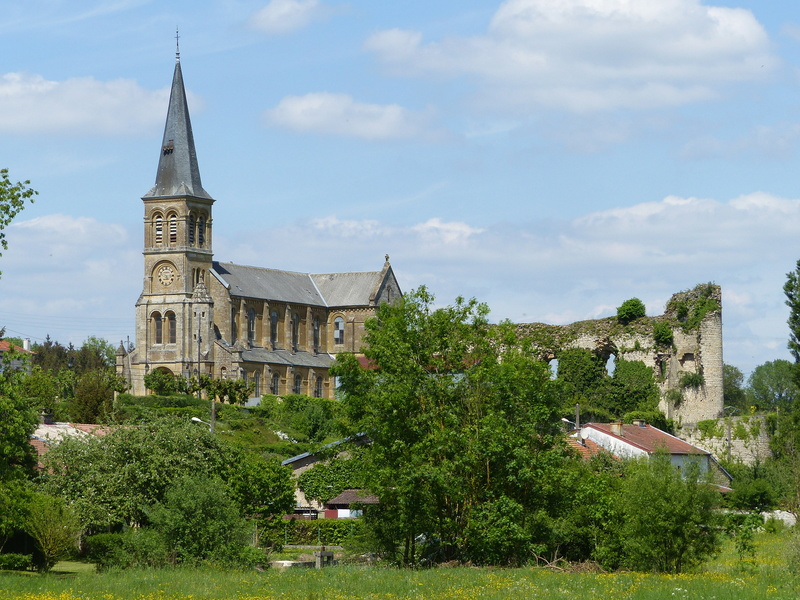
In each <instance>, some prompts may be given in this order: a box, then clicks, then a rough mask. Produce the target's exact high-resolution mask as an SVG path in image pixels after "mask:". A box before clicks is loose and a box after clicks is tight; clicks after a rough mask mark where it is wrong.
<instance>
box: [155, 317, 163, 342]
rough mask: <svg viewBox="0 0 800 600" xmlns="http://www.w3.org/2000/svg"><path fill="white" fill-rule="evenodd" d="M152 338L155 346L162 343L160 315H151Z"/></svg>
mask: <svg viewBox="0 0 800 600" xmlns="http://www.w3.org/2000/svg"><path fill="white" fill-rule="evenodd" d="M153 334H154V335H153V337H154V338H155V342H154V343H156V344H163V343H164V324H163V322H162V320H161V313H153Z"/></svg>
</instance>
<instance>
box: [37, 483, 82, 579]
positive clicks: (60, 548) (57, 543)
mask: <svg viewBox="0 0 800 600" xmlns="http://www.w3.org/2000/svg"><path fill="white" fill-rule="evenodd" d="M25 531H26V532H27V533H28V535H30V536H31V537H32V538H33V539H34V541H35V542H36V547H37V549H38V550H39V552H40V555H41V556H40V559H39V568H40V570H42V571H49V570H50V569H52V568H53V565H55V564H56V561H58V559H60V558H62V557H64V556H65V555H67V554H68V553H69V552H70V551H72V550H77V548H78V540H79V537H80V534H81V526H80V522H79V521H78V517H77V515H76V514H75V513H74V511H73V510H72V509H71V508H70V507H69V506H67V504H66V503H65V502H64V500H63V499H61V498H55V497H53V496H48V495H47V494H40V493H35V494H34V495H33V497H32V499H31V502H30V504H29V505H28V508H27V514H26V516H25Z"/></svg>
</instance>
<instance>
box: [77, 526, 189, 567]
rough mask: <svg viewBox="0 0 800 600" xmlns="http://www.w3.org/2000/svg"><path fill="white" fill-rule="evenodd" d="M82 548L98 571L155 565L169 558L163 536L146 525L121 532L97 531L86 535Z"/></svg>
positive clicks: (161, 565)
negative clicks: (95, 533) (84, 547)
mask: <svg viewBox="0 0 800 600" xmlns="http://www.w3.org/2000/svg"><path fill="white" fill-rule="evenodd" d="M86 548H87V554H88V556H89V559H90V560H92V561H93V562H94V563H95V565H96V566H97V570H98V571H105V570H107V569H111V568H118V569H129V568H134V567H149V568H159V567H163V566H165V565H167V564H171V563H172V562H173V561H172V557H171V556H170V554H169V552H168V551H167V543H166V540H165V539H164V536H162V535H161V534H160V533H159V532H157V531H155V530H154V529H149V528H142V529H129V530H128V531H126V532H125V533H99V534H97V535H93V536H91V537H89V538H86Z"/></svg>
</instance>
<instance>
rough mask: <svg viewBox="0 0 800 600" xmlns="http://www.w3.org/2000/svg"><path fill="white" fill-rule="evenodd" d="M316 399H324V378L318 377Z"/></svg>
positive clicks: (315, 385) (315, 391) (315, 388)
mask: <svg viewBox="0 0 800 600" xmlns="http://www.w3.org/2000/svg"><path fill="white" fill-rule="evenodd" d="M314 398H322V377H317V380H316V382H315V383H314Z"/></svg>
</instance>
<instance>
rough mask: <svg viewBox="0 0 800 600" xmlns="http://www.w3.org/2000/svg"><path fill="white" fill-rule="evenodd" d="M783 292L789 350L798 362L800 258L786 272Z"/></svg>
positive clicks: (799, 348) (799, 346) (799, 343)
mask: <svg viewBox="0 0 800 600" xmlns="http://www.w3.org/2000/svg"><path fill="white" fill-rule="evenodd" d="M783 293H784V295H785V296H786V305H787V306H788V307H789V320H788V324H789V344H788V347H789V352H791V353H792V356H793V357H794V362H795V363H800V260H798V261H797V265H796V266H795V269H794V271H790V272H789V273H787V274H786V283H785V284H784V285H783Z"/></svg>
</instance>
